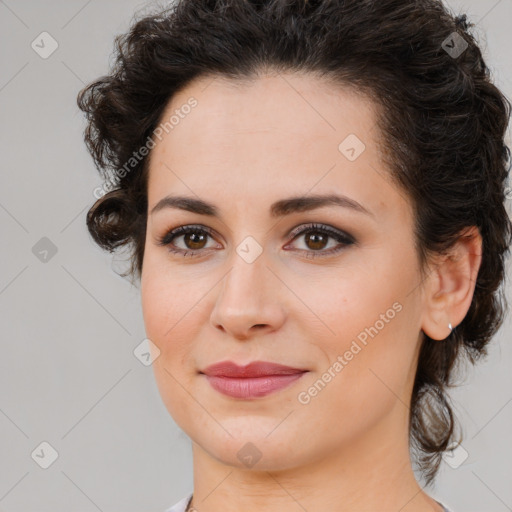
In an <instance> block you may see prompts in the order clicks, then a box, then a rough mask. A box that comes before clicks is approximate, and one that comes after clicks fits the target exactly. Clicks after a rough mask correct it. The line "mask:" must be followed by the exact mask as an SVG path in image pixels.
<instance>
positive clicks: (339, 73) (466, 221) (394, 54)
mask: <svg viewBox="0 0 512 512" xmlns="http://www.w3.org/2000/svg"><path fill="white" fill-rule="evenodd" d="M471 27H472V25H471V24H470V23H468V22H467V18H466V16H465V15H460V16H454V15H452V14H450V13H449V12H448V10H447V9H446V8H445V7H444V6H443V4H442V3H441V2H440V1H437V0H415V1H411V0H379V1H378V2H376V1H373V0H178V1H177V2H176V3H174V4H172V5H171V6H170V7H166V8H161V9H160V10H159V11H158V12H157V13H153V14H149V15H145V16H144V17H142V18H141V19H138V20H134V23H133V24H132V26H131V28H130V30H129V31H128V32H127V33H126V34H123V35H120V36H117V37H116V40H115V49H116V52H115V56H116V58H115V62H114V64H113V65H112V67H111V70H110V72H109V74H108V75H106V76H103V77H101V78H99V79H98V80H96V81H94V82H93V83H91V84H89V85H88V86H86V87H85V88H84V89H83V90H82V91H80V93H79V96H78V105H79V107H80V109H81V110H82V111H83V112H85V114H86V116H87V120H88V124H87V127H86V130H85V134H84V137H85V142H86V144H87V147H88V149H89V151H90V153H91V155H92V157H93V159H94V161H95V164H96V167H97V168H98V170H99V171H100V173H101V174H102V175H103V176H104V178H105V179H106V180H109V181H110V182H111V183H114V184H115V187H116V188H115V189H114V190H111V191H110V192H108V193H106V194H105V195H104V196H103V197H101V198H100V199H99V200H98V201H97V202H96V203H95V204H94V205H93V206H92V208H91V209H90V211H89V213H88V216H87V227H88V229H89V232H90V234H91V235H92V237H93V238H94V240H95V242H96V243H97V244H99V245H100V246H101V247H102V248H104V249H107V250H109V251H111V252H112V251H113V250H114V249H115V248H116V247H118V246H120V245H128V246H131V247H132V267H131V269H130V272H129V273H130V275H131V276H132V277H133V276H135V275H136V276H137V277H138V278H139V279H140V276H141V271H142V264H143V257H144V244H145V229H146V221H147V173H148V168H149V159H150V156H151V153H150V154H149V156H148V157H145V158H143V159H140V161H139V160H137V161H134V160H130V159H131V158H133V153H134V151H137V150H138V149H139V148H141V147H142V146H144V145H145V144H146V143H147V141H148V140H149V139H148V137H151V135H152V133H153V131H154V130H155V128H156V127H157V125H158V124H159V122H160V119H161V116H162V113H163V110H164V108H165V107H166V105H167V104H168V101H169V100H170V98H171V97H172V96H173V95H174V94H175V93H176V92H177V91H179V90H180V89H182V88H183V87H185V86H186V85H187V84H188V83H189V82H190V81H191V80H193V79H195V78H199V77H204V76H208V75H210V76H224V77H226V78H231V79H233V80H247V81H250V80H252V79H256V78H258V76H259V73H262V72H267V71H268V70H272V71H274V72H281V71H294V72H307V73H313V74H316V75H317V76H318V77H319V78H322V79H324V80H326V81H330V82H332V83H334V84H339V85H342V86H345V87H352V88H353V89H354V90H357V91H359V92H362V93H365V94H366V95H367V97H368V98H370V99H372V100H373V101H374V102H375V104H376V105H377V107H378V111H379V122H378V126H379V128H380V132H379V133H381V136H382V145H381V146H382V156H383V160H384V161H385V162H386V163H387V164H388V168H389V170H390V172H389V175H390V177H391V179H392V180H393V181H394V182H395V183H396V184H397V185H398V186H400V187H401V188H402V189H403V190H404V192H405V193H406V194H407V197H409V198H410V200H411V203H412V204H413V207H414V212H415V235H416V239H415V241H416V248H417V251H418V256H419V260H420V261H421V263H422V272H423V270H424V269H426V263H427V262H428V257H429V255H432V254H436V253H437V254H443V253H446V252H448V251H449V249H450V248H451V247H452V246H453V245H454V244H455V243H456V242H457V240H459V239H460V237H462V236H464V235H465V231H466V229H467V228H468V227H471V226H477V227H478V229H479V232H480V234H481V236H482V239H483V247H482V251H483V253H482V263H481V266H480V269H479V272H478V277H477V280H476V287H475V292H474V295H473V299H472V302H471V306H470V308H469V311H468V313H467V315H466V317H465V318H464V320H463V321H462V323H461V324H460V325H458V326H456V327H455V328H454V330H453V331H452V333H451V334H450V335H449V336H448V338H447V339H446V340H444V341H442V342H440V341H436V340H432V339H430V338H429V337H428V336H427V335H424V339H423V342H422V346H421V351H420V356H419V361H418V368H417V374H416V378H415V382H414V388H413V394H412V399H411V408H410V441H411V443H410V446H411V448H412V449H413V450H415V451H416V452H417V453H416V454H417V458H418V461H417V462H418V465H419V467H420V469H421V471H422V474H423V476H424V477H425V479H426V481H427V484H430V483H431V482H432V481H433V479H434V477H435V475H436V472H437V470H438V467H439V464H440V458H441V455H442V452H443V451H444V450H446V449H447V448H448V446H449V444H450V442H451V440H452V437H453V435H454V432H455V427H456V424H455V418H454V415H453V412H452V409H451V406H450V404H449V402H448V397H447V394H446V391H447V388H448V387H450V386H451V385H452V384H453V382H452V380H453V379H452V377H453V376H454V373H455V372H454V365H455V363H456V361H458V360H459V359H460V356H462V355H465V356H467V357H468V360H469V361H470V362H471V363H473V364H474V362H475V361H476V360H477V359H478V358H479V357H480V356H482V355H485V354H486V345H487V344H488V342H489V341H490V339H491V337H492V336H493V335H494V334H495V333H496V331H497V330H498V329H499V327H500V326H501V324H502V322H503V317H504V308H505V306H506V299H505V297H504V295H503V291H502V290H501V289H500V284H501V283H502V282H503V281H504V278H505V275H504V266H505V256H506V254H507V253H508V251H509V247H510V244H511V236H512V235H511V233H512V230H511V222H510V219H509V216H508V214H507V211H506V208H505V199H506V197H505V194H506V189H505V187H506V185H507V182H508V174H509V170H510V150H509V148H508V147H507V146H506V145H505V142H504V137H505V133H506V129H507V125H508V121H509V117H510V107H511V105H510V103H509V102H508V100H507V99H506V98H505V97H504V95H503V94H502V93H501V92H500V90H499V89H498V88H497V87H496V86H495V85H494V84H493V83H492V81H491V78H490V73H489V69H488V67H487V65H486V64H485V62H484V59H483V57H482V54H481V51H480V48H479V47H478V45H477V43H476V41H475V38H474V36H473V35H472V34H471V32H470V31H471ZM454 33H457V34H458V36H459V37H462V38H463V39H464V40H465V41H466V43H467V45H468V46H467V48H466V49H465V50H464V51H463V52H462V54H461V55H459V56H457V57H456V58H454V57H452V56H450V54H449V53H448V52H447V51H445V49H444V47H443V42H444V41H446V40H447V38H449V37H452V36H453V35H454ZM129 161H131V163H132V164H133V165H131V169H129V170H128V171H127V172H125V173H121V172H119V170H120V169H123V166H124V169H125V170H126V163H127V162H129ZM425 272H426V270H425ZM124 275H126V274H124ZM425 275H426V274H425Z"/></svg>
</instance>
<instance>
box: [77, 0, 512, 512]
mask: <svg viewBox="0 0 512 512" xmlns="http://www.w3.org/2000/svg"><path fill="white" fill-rule="evenodd" d="M469 29H470V25H469V24H468V23H467V22H466V19H465V17H464V16H462V17H457V18H455V19H454V18H453V17H452V16H451V15H450V14H449V13H448V12H447V11H446V9H445V7H444V6H443V5H442V4H441V3H440V2H438V1H435V0H422V1H417V2H411V1H410V0H382V1H379V2H372V1H363V2H362V1H361V0H331V1H329V0H324V1H322V0H318V1H312V0H309V1H308V0H294V1H291V0H261V1H254V0H194V1H191V0H182V1H179V2H177V3H176V4H173V5H172V6H171V7H169V8H168V9H166V10H164V11H162V12H160V13H157V14H155V15H149V16H146V17H145V18H143V19H140V20H139V21H137V23H135V24H134V25H133V26H132V28H131V29H130V31H129V32H128V33H127V34H126V35H124V36H120V37H118V38H117V40H116V41H117V59H116V62H115V65H114V66H113V68H112V70H111V72H110V74H109V75H108V76H104V77H101V78H100V79H98V80H97V81H95V82H93V83H91V84H90V85H88V86H87V87H86V88H84V90H82V91H81V92H80V95H79V98H78V104H79V106H80V108H81V109H82V110H83V111H84V112H85V113H86V115H87V118H88V126H87V129H86V133H85V140H86V143H87V145H88V148H89V150H90V152H91V154H92V156H93V158H94V160H95V162H96V164H97V166H98V168H99V170H100V171H101V172H102V174H103V176H104V177H105V179H106V185H105V189H104V190H103V191H102V194H101V195H102V196H101V197H100V198H99V199H98V201H97V202H96V203H95V204H94V205H93V207H92V208H91V210H90V211H89V214H88V218H87V225H88V228H89V230H90V233H91V235H92V236H93V237H94V239H95V241H96V242H97V243H98V244H99V245H100V246H101V247H103V248H105V249H108V250H110V251H112V250H114V249H115V248H116V247H118V246H120V245H129V246H130V247H131V249H132V251H133V252H132V253H131V256H132V258H131V261H132V266H131V269H130V271H129V272H128V273H127V274H124V275H128V274H130V276H131V277H132V278H136V279H139V280H140V286H141V298H142V309H143V316H144V323H145V327H146V331H147V336H148V338H149V340H150V347H151V358H152V360H153V368H154V373H155V377H156V380H157V383H158V387H159V390H160V394H161V397H162V399H163V402H164V403H165V405H166V407H167V409H168V411H169V413H170V414H171V415H172V417H173V419H174V420H175V421H176V423H177V424H178V425H179V426H180V427H181V428H182V429H183V430H184V432H185V433H186V434H187V435H188V436H189V437H190V438H191V439H192V444H193V464H194V492H193V494H192V493H191V494H189V495H188V496H185V497H184V498H183V499H182V500H181V501H180V502H179V503H177V504H176V505H175V506H174V507H172V508H171V509H169V512H171V511H172V512H183V511H184V510H185V509H186V510H197V511H199V512H217V511H220V510H222V511H226V512H231V511H235V510H237V511H238V510H244V511H245V512H251V511H256V510H258V511H259V510H265V511H269V512H273V511H277V510H279V511H281V510H300V509H301V508H302V509H303V510H309V511H320V510H322V511H327V510H328V511H332V512H342V511H343V512H348V511H355V510H365V511H377V510H378V511H379V512H382V511H398V510H400V511H401V512H411V511H414V512H439V511H442V510H447V508H445V507H444V506H443V505H442V504H441V503H439V502H437V501H436V500H434V499H433V498H432V497H431V496H429V494H428V493H427V492H425V491H424V490H423V487H422V486H420V484H419V483H418V481H417V480H416V477H415V473H414V469H416V468H417V469H419V471H420V472H421V475H422V478H423V479H424V480H425V482H426V483H427V484H430V483H432V482H433V480H434V477H435V475H436V472H437V470H438V468H439V464H440V461H441V457H442V455H443V453H444V452H445V451H446V450H448V449H450V448H451V447H452V444H453V443H454V442H455V443H457V442H458V441H460V436H459V434H458V432H457V428H456V422H455V418H454V416H453V413H452V409H451V407H450V404H449V402H448V398H447V396H446V394H445V391H446V388H447V387H448V386H449V384H450V383H451V382H452V379H453V377H454V368H455V367H456V363H458V362H459V361H460V360H461V359H462V358H464V357H467V358H468V359H469V360H470V361H471V362H475V361H476V360H477V359H478V357H479V356H481V355H483V354H485V349H486V346H487V344H488V343H489V341H490V340H491V338H492V336H493V335H494V334H495V333H496V331H497V330H498V328H499V327H500V325H501V323H502V321H503V316H504V310H505V309H504V308H505V298H504V296H503V294H502V290H501V288H500V285H501V284H502V282H503V280H504V264H505V257H506V255H507V253H508V251H509V247H510V243H511V229H510V228H511V225H510V219H509V218H508V215H507V212H506V209H505V187H506V180H507V176H508V167H507V163H508V161H509V154H510V153H509V149H508V148H507V147H506V145H505V144H504V134H505V131H506V128H507V124H508V119H509V115H510V104H509V103H508V102H507V100H506V99H505V97H504V96H503V95H502V93H501V92H500V91H499V90H498V89H497V88H496V86H495V85H493V83H492V82H491V80H490V78H489V73H488V69H487V67H486V64H485V62H484V60H483V59H482V55H481V53H480V50H479V48H478V46H477V44H476V43H475V40H474V38H473V36H472V35H471V34H470V33H469ZM411 456H412V457H411ZM411 459H412V460H411Z"/></svg>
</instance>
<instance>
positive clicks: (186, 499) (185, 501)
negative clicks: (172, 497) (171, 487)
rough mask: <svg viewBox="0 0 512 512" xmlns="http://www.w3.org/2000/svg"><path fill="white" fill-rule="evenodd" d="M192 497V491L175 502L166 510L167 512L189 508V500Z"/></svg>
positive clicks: (182, 510)
mask: <svg viewBox="0 0 512 512" xmlns="http://www.w3.org/2000/svg"><path fill="white" fill-rule="evenodd" d="M191 497H192V493H191V492H190V493H188V494H187V495H186V496H185V497H183V498H182V499H181V500H180V501H178V503H175V504H174V505H173V506H172V507H171V508H168V509H166V510H165V512H185V509H186V508H187V505H188V502H189V500H190V498H191Z"/></svg>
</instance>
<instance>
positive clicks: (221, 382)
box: [199, 361, 309, 400]
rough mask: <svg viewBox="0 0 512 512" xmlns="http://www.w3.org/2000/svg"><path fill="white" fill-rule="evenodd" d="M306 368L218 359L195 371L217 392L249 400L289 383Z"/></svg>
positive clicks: (265, 362)
mask: <svg viewBox="0 0 512 512" xmlns="http://www.w3.org/2000/svg"><path fill="white" fill-rule="evenodd" d="M308 371H309V370H304V369H302V368H292V367H291V366H284V365H282V364H276V363H270V362H267V361H254V362H252V363H250V364H248V365H246V366H238V365H237V364H236V363H233V362H232V361H222V362H220V363H216V364H213V365H211V366H208V367H207V368H205V369H204V370H203V371H201V372H199V373H201V374H204V375H205V377H206V379H207V380H208V382H209V384H210V386H211V387H212V388H213V389H215V390H216V391H218V392H219V393H222V394H223V395H226V396H228V397H230V398H237V399H242V400H252V399H256V398H262V397H265V396H267V395H269V394H272V393H275V392H277V391H279V390H282V389H284V388H286V387H288V386H290V385H291V384H292V383H293V382H295V381H297V380H298V379H300V378H301V377H302V376H303V375H304V374H305V373H307V372H308Z"/></svg>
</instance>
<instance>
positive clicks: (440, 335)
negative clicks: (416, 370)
mask: <svg viewBox="0 0 512 512" xmlns="http://www.w3.org/2000/svg"><path fill="white" fill-rule="evenodd" d="M481 262H482V236H481V235H480V232H479V230H478V228H477V227H476V226H472V227H470V228H468V229H467V230H464V231H463V232H462V233H461V235H460V238H459V240H458V241H457V243H456V244H455V246H454V247H453V248H452V249H451V250H450V252H449V254H447V255H442V256H439V257H437V258H436V261H435V263H434V265H433V266H434V268H433V270H431V271H430V274H429V275H428V277H427V279H426V282H425V286H424V290H425V295H424V302H425V303H424V308H423V314H422V325H421V328H422V330H423V332H424V333H425V334H426V335H427V336H429V337H430V338H432V339H434V340H443V339H445V338H447V337H448V336H449V334H450V332H451V331H450V328H449V327H448V324H450V323H451V325H452V328H455V327H456V326H457V325H459V324H460V323H461V322H462V320H464V317H465V316H466V313H467V312H468V309H469V307H470V305H471V301H472V299H473V293H474V291H475V285H476V278H477V276H478V270H479V269H480V264H481Z"/></svg>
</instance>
